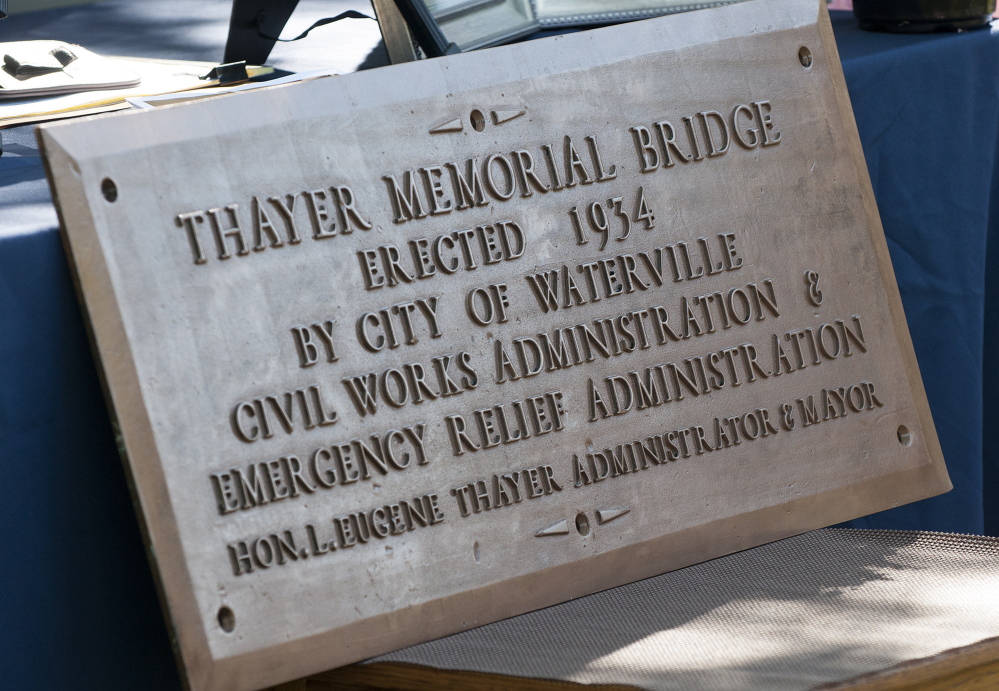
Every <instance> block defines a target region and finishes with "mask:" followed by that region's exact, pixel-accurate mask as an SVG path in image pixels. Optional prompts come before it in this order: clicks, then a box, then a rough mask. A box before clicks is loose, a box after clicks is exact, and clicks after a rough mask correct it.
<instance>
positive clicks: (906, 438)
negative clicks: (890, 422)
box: [897, 425, 912, 446]
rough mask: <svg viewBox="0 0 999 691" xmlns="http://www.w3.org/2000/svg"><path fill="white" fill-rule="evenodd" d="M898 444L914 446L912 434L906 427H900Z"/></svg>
mask: <svg viewBox="0 0 999 691" xmlns="http://www.w3.org/2000/svg"><path fill="white" fill-rule="evenodd" d="M897 434H898V443H899V444H901V445H902V446H912V432H910V431H909V428H908V427H906V426H905V425H899V426H898V432H897Z"/></svg>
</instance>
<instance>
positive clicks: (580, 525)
mask: <svg viewBox="0 0 999 691" xmlns="http://www.w3.org/2000/svg"><path fill="white" fill-rule="evenodd" d="M576 532H578V533H579V534H580V535H582V536H583V537H585V536H587V535H589V534H590V519H588V518H587V517H586V514H585V513H579V514H576Z"/></svg>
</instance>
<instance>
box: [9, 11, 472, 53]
mask: <svg viewBox="0 0 999 691" xmlns="http://www.w3.org/2000/svg"><path fill="white" fill-rule="evenodd" d="M4 2H6V0H0V3H4ZM395 3H396V5H397V6H398V7H399V12H400V13H401V14H402V16H403V19H405V20H406V24H408V25H409V30H410V31H411V32H412V34H413V38H414V39H415V40H416V42H417V43H419V44H420V48H422V49H423V53H424V54H425V55H426V56H427V57H428V58H438V57H441V56H442V55H454V54H455V53H460V52H461V50H460V49H459V48H458V46H456V45H455V44H454V43H451V42H449V41H448V40H447V39H446V38H445V37H444V33H443V32H442V31H441V28H440V26H438V25H437V21H436V20H435V19H434V16H433V15H432V14H431V13H430V10H429V9H428V8H427V5H426V3H425V2H423V0H395ZM297 5H298V0H233V2H232V14H231V15H230V17H229V36H228V38H227V39H226V44H225V54H224V55H223V57H222V62H224V63H234V62H239V61H244V62H246V63H247V64H250V65H262V64H264V63H265V62H266V61H267V56H269V55H270V54H271V49H273V48H274V44H275V43H277V42H278V41H282V42H286V41H298V40H299V39H302V38H305V37H306V36H308V34H309V32H310V31H312V30H313V29H315V28H316V27H320V26H324V25H326V24H332V23H333V22H338V21H340V20H341V19H374V17H369V16H368V15H366V14H361V13H360V12H357V11H355V10H347V11H346V12H341V13H340V14H338V15H337V16H335V17H327V18H325V19H320V20H319V21H318V22H316V23H315V24H313V25H312V26H310V27H309V28H308V29H306V30H305V31H304V32H302V33H301V34H300V35H299V36H296V37H295V38H287V39H283V38H279V36H280V35H281V30H282V29H283V28H284V25H285V24H287V23H288V19H289V18H290V17H291V13H292V12H294V11H295V7H296V6H297Z"/></svg>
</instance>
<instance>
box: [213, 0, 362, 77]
mask: <svg viewBox="0 0 999 691" xmlns="http://www.w3.org/2000/svg"><path fill="white" fill-rule="evenodd" d="M297 4H298V0H233V3H232V15H231V16H230V18H229V37H228V40H227V41H226V44H225V55H224V56H223V58H222V60H223V61H224V62H225V63H236V62H244V63H249V64H252V65H262V64H264V62H265V61H266V60H267V56H268V55H270V53H271V49H272V48H274V44H275V43H277V42H278V41H280V42H281V43H290V42H291V41H300V40H302V39H303V38H305V37H306V36H308V35H309V32H310V31H312V30H313V29H316V28H318V27H320V26H326V25H327V24H332V23H333V22H338V21H340V20H341V19H371V20H374V17H369V16H368V15H366V14H361V13H360V12H358V11H356V10H347V11H346V12H341V13H340V14H338V15H337V16H335V17H326V18H325V19H320V20H319V21H318V22H316V23H315V24H313V25H312V26H310V27H309V28H308V29H306V30H305V31H303V32H302V33H300V34H299V35H298V36H296V37H295V38H281V37H280V36H281V30H282V29H284V25H285V24H287V23H288V18H289V17H291V13H292V12H294V10H295V6H296V5H297Z"/></svg>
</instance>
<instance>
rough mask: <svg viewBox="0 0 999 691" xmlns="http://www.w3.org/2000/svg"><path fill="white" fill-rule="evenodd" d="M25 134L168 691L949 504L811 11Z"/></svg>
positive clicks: (252, 679) (741, 17)
mask: <svg viewBox="0 0 999 691" xmlns="http://www.w3.org/2000/svg"><path fill="white" fill-rule="evenodd" d="M40 138H41V141H42V145H43V148H44V152H45V156H46V159H47V162H48V166H49V170H50V173H51V178H52V181H53V190H54V193H55V197H56V199H57V202H58V205H59V209H60V213H61V218H62V222H63V227H64V230H65V237H66V242H67V246H68V248H69V254H70V257H71V261H72V263H73V265H74V271H75V275H76V277H77V279H78V285H79V289H80V293H81V296H82V299H83V302H84V304H85V308H86V312H87V314H88V318H89V321H90V324H91V326H92V330H93V336H94V340H95V344H96V348H97V352H98V353H99V356H100V362H101V365H102V368H103V371H104V375H105V378H106V382H107V390H108V395H109V398H110V401H111V404H112V407H113V411H114V414H115V417H116V419H117V423H118V426H119V429H120V432H121V438H122V444H123V449H124V451H125V453H126V456H127V459H128V467H129V469H130V474H131V477H132V479H133V482H134V489H135V496H136V499H137V502H138V505H139V506H140V507H141V516H142V520H143V522H144V526H145V530H146V532H147V535H148V538H149V543H150V553H151V555H152V558H153V560H154V562H155V567H156V571H157V572H158V575H159V578H160V582H161V585H162V590H163V593H164V596H165V602H166V609H167V611H168V614H169V618H170V622H171V625H172V627H173V629H174V631H175V633H176V639H177V644H178V649H179V651H180V655H181V659H182V661H183V663H184V666H185V669H186V674H187V676H188V679H189V681H190V684H191V686H192V687H193V688H194V689H198V690H201V689H251V688H259V687H262V686H266V685H270V684H274V683H278V682H281V681H285V680H288V679H292V678H296V677H300V676H304V675H306V674H310V673H314V672H318V671H321V670H324V669H329V668H332V667H335V666H338V665H342V664H346V663H350V662H353V661H356V660H360V659H363V658H366V657H369V656H372V655H375V654H378V653H382V652H386V651H389V650H392V649H395V648H398V647H401V646H404V645H407V644H412V643H416V642H418V641H422V640H426V639H429V638H433V637H438V636H441V635H444V634H448V633H452V632H455V631H459V630H462V629H464V628H468V627H472V626H476V625H480V624H483V623H486V622H489V621H495V620H497V619H501V618H503V617H508V616H511V615H514V614H517V613H521V612H525V611H528V610H531V609H534V608H538V607H543V606H546V605H549V604H552V603H555V602H559V601H564V600H566V599H569V598H573V597H577V596H580V595H583V594H586V593H590V592H594V591H596V590H600V589H603V588H607V587H610V586H614V585H618V584H621V583H625V582H629V581H633V580H636V579H639V578H643V577H647V576H650V575H653V574H658V573H661V572H663V571H665V570H669V569H674V568H678V567H681V566H684V565H688V564H691V563H695V562H697V561H701V560H705V559H709V558H712V557H716V556H719V555H722V554H726V553H729V552H732V551H735V550H739V549H744V548H747V547H751V546H753V545H757V544H760V543H763V542H766V541H769V540H774V539H778V538H781V537H785V536H789V535H792V534H795V533H800V532H803V531H806V530H810V529H813V528H817V527H820V526H825V525H829V524H832V523H836V522H839V521H842V520H846V519H850V518H853V517H856V516H859V515H863V514H866V513H870V512H873V511H876V510H880V509H884V508H888V507H891V506H896V505H898V504H901V503H905V502H909V501H913V500H916V499H921V498H924V497H927V496H931V495H934V494H937V493H940V492H943V491H946V490H947V489H948V488H949V481H948V478H947V474H946V470H945V468H944V464H943V459H942V457H941V454H940V449H939V445H938V443H937V439H936V436H935V432H934V429H933V424H932V421H931V419H930V414H929V410H928V407H927V404H926V400H925V395H924V392H923V389H922V385H921V382H920V379H919V375H918V371H917V368H916V362H915V358H914V355H913V351H912V346H911V343H910V341H909V336H908V333H907V331H906V325H905V319H904V315H903V312H902V308H901V304H900V301H899V297H898V292H897V288H896V286H895V282H894V278H893V274H892V269H891V265H890V262H889V258H888V252H887V248H886V245H885V240H884V236H883V233H882V230H881V226H880V223H879V220H878V214H877V209H876V206H875V203H874V198H873V195H872V192H871V187H870V183H869V181H868V178H867V169H866V167H865V164H864V160H863V156H862V153H861V150H860V144H859V140H858V137H857V133H856V130H855V125H854V122H853V118H852V113H851V110H850V104H849V101H848V97H847V92H846V89H845V86H844V82H843V77H842V73H841V70H840V64H839V59H838V56H837V53H836V47H835V44H834V42H833V36H832V32H831V30H830V27H829V23H828V18H827V15H826V11H825V8H824V3H819V2H816V1H815V0H785V1H777V0H759V1H757V2H750V3H744V4H737V5H733V6H729V7H725V8H721V9H716V10H709V11H703V12H693V13H690V14H685V15H678V16H671V17H665V18H660V19H652V20H648V21H643V22H637V23H634V24H630V25H624V26H618V27H612V28H607V29H602V30H598V31H594V32H588V33H580V34H573V35H568V36H562V37H557V38H551V39H546V40H541V41H536V42H531V43H527V44H521V45H516V46H510V47H505V48H499V49H494V50H489V51H482V52H480V53H470V54H463V55H458V56H454V57H449V58H443V59H437V60H430V61H422V62H418V63H409V64H406V65H400V66H395V67H390V68H385V69H378V70H373V71H371V72H366V73H360V74H353V75H349V76H344V77H336V78H328V79H321V80H313V81H309V82H304V83H299V84H292V85H288V86H281V87H276V88H274V89H267V90H261V91H256V92H252V93H246V94H241V95H236V96H225V97H220V98H215V99H210V100H206V101H204V102H200V103H195V104H192V105H183V106H174V107H166V108H161V109H156V110H153V111H146V112H135V113H126V114H123V115H120V116H115V117H109V118H100V119H94V120H89V121H87V120H83V121H76V122H69V123H63V124H56V125H50V126H46V127H44V128H42V129H41V134H40Z"/></svg>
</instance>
